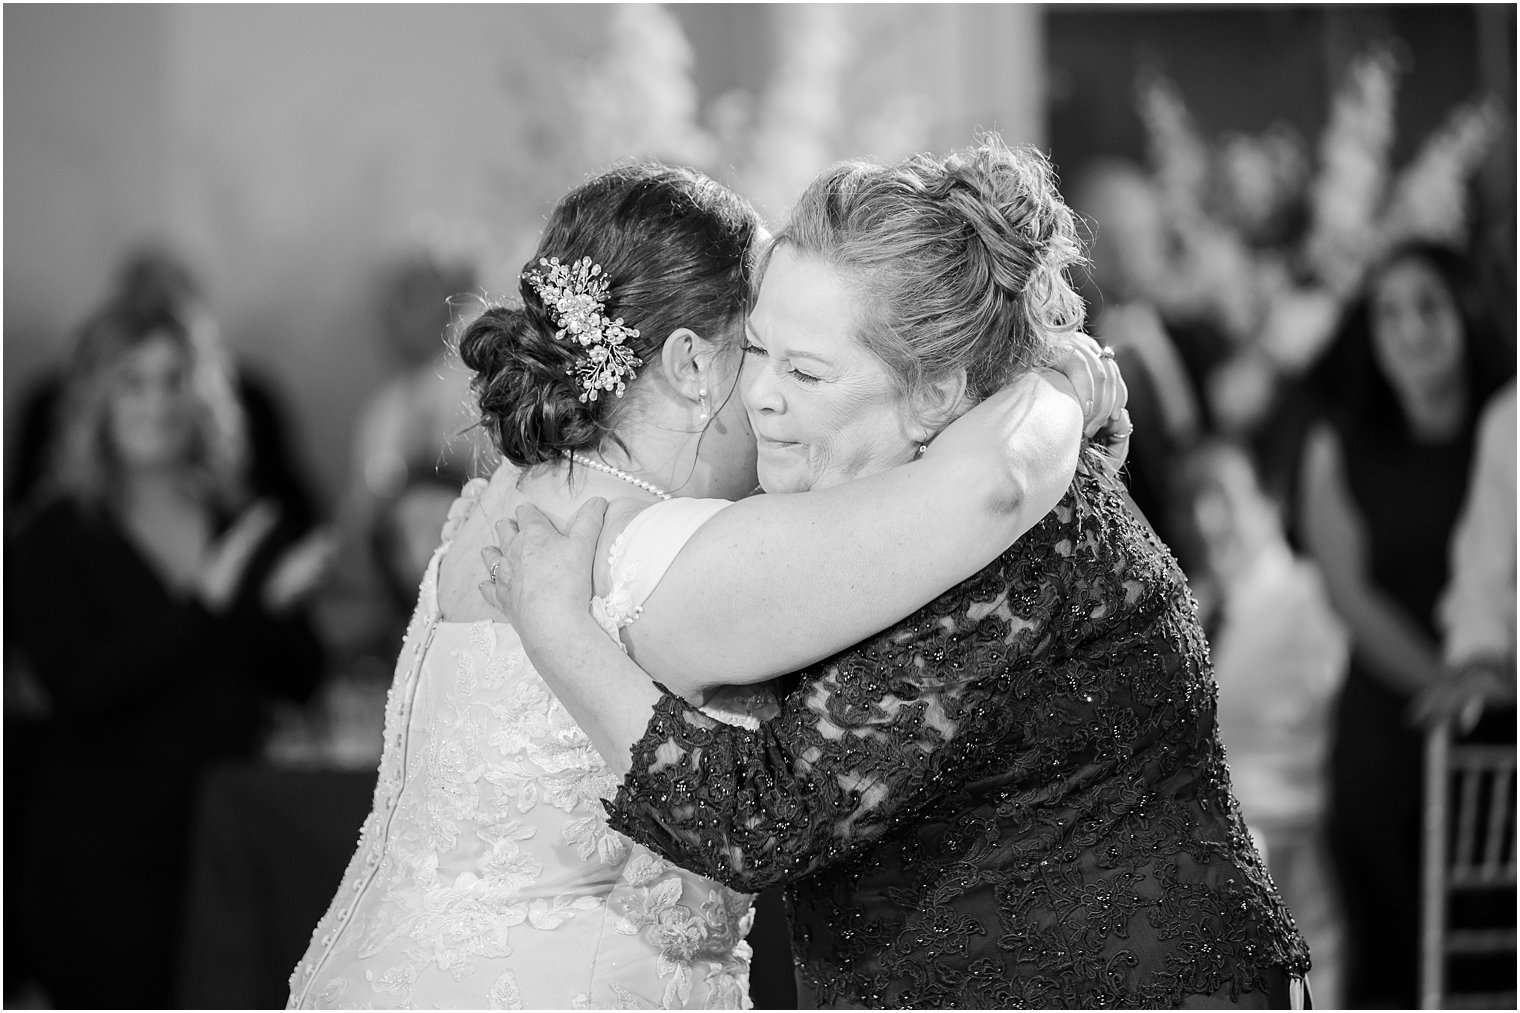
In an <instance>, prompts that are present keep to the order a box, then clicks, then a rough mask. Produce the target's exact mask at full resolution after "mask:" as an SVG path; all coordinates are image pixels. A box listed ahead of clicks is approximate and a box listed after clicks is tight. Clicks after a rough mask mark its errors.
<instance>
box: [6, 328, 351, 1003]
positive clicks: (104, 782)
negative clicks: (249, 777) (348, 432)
mask: <svg viewBox="0 0 1520 1013" xmlns="http://www.w3.org/2000/svg"><path fill="white" fill-rule="evenodd" d="M237 404H238V402H237V401H236V399H235V398H234V397H233V396H232V385H231V382H230V378H229V373H228V367H227V362H226V358H225V356H224V354H223V352H222V350H221V349H220V348H219V347H218V346H217V345H216V343H215V341H214V339H213V338H212V337H211V335H210V333H209V332H207V331H205V330H204V329H201V328H198V327H196V326H194V325H192V324H188V323H186V322H185V321H184V320H183V319H182V318H181V317H179V316H178V315H176V314H175V313H174V312H173V311H172V310H171V309H170V308H169V307H167V306H165V305H164V304H162V303H161V302H151V303H147V304H139V305H135V306H131V305H127V304H124V303H120V302H118V303H113V304H112V305H110V306H109V307H108V308H107V309H106V310H105V311H103V312H102V313H100V314H99V315H97V316H96V317H95V318H94V319H92V320H91V321H90V322H89V323H88V324H87V326H86V327H85V328H84V331H83V334H82V335H81V338H80V341H79V343H78V346H77V348H76V350H75V352H74V354H73V357H72V359H71V360H70V362H69V364H68V367H67V371H66V379H65V383H64V387H63V389H62V392H61V395H60V398H59V407H60V414H59V417H58V421H57V424H56V429H55V432H56V439H55V440H54V442H53V450H52V457H51V460H50V462H49V469H48V472H47V480H46V485H45V486H44V487H43V489H42V490H41V491H40V494H39V498H38V499H37V500H36V502H35V503H34V504H33V505H32V506H31V507H30V508H29V509H28V510H27V512H26V514H25V516H24V517H22V518H21V519H20V521H19V522H18V523H17V525H16V526H15V528H14V529H13V531H12V534H11V538H10V545H9V546H8V548H9V550H10V551H9V553H8V555H9V557H10V558H9V559H8V565H9V566H10V567H11V569H10V572H9V573H8V577H9V581H8V583H9V588H10V589H11V590H12V592H13V593H12V595H11V597H10V601H9V602H8V606H9V607H8V609H7V610H6V625H7V640H8V641H9V642H11V643H12V644H14V645H15V646H16V647H17V648H18V649H19V651H20V653H21V654H22V655H23V657H24V660H25V663H26V665H27V667H28V668H29V670H30V671H31V672H32V673H33V674H34V675H35V676H36V677H37V680H38V682H39V683H40V684H41V686H42V687H43V689H44V690H45V692H46V697H47V705H48V708H49V711H48V717H47V724H46V729H45V731H44V733H43V744H42V748H41V750H40V753H39V755H37V756H36V758H35V766H32V767H31V768H30V769H28V770H26V771H25V772H24V773H23V772H21V771H15V770H8V771H7V780H8V781H9V780H11V779H12V778H14V777H18V776H25V777H29V778H31V779H32V780H33V784H32V785H31V786H30V787H31V790H32V793H33V798H34V799H35V800H36V803H35V810H34V815H33V817H32V818H31V820H30V825H29V826H28V827H27V828H26V837H25V845H24V846H25V850H26V852H27V855H28V868H29V869H31V870H32V874H30V875H29V876H28V877H27V878H26V880H25V881H23V882H21V883H12V884H10V886H11V887H12V888H13V889H17V890H25V891H27V892H28V893H29V895H30V897H31V903H29V904H28V905H27V915H26V922H25V925H24V926H13V927H14V928H16V929H17V930H18V931H25V932H27V933H28V934H30V935H33V936H35V937H36V938H38V939H39V940H45V943H43V944H40V945H39V946H38V947H37V958H36V959H37V964H38V965H39V966H38V973H39V977H40V978H41V979H42V981H41V984H42V986H43V988H44V989H45V991H46V993H47V996H48V998H49V1000H50V1001H51V1002H52V1003H54V1004H55V1005H57V1006H59V1007H62V1008H91V1007H119V1006H121V1005H123V1004H126V1005H132V1006H140V1007H143V1008H168V1007H170V1006H172V1005H173V999H172V978H173V955H174V953H175V950H176V922H177V916H178V914H179V908H180V891H181V887H182V884H183V870H184V868H185V852H186V843H187V842H186V840H185V838H186V835H187V830H188V826H189V818H190V812H191V807H192V803H193V798H194V792H195V788H196V782H197V778H198V775H199V774H200V773H201V772H202V771H203V770H205V769H206V768H207V767H208V766H209V765H210V764H212V763H214V762H217V761H219V760H226V759H233V758H238V757H249V756H253V755H256V752H257V749H258V746H259V742H260V734H261V730H262V724H263V721H264V718H265V709H264V708H265V704H266V703H267V702H269V701H270V700H271V699H272V698H275V697H287V698H291V699H296V700H301V699H304V698H305V697H306V696H308V695H309V694H310V692H311V691H312V689H313V688H314V687H315V685H316V683H317V681H318V679H319V677H320V674H321V669H320V660H321V659H320V656H319V650H318V644H317V641H316V640H315V638H314V636H313V634H312V632H311V630H310V628H309V627H308V625H307V623H306V621H305V619H304V617H303V615H302V613H301V603H302V601H303V599H304V598H305V596H306V594H307V593H308V592H309V591H310V590H311V589H312V586H313V584H314V583H315V581H316V580H317V579H318V577H319V576H320V574H321V572H322V568H323V565H324V558H323V555H324V549H323V546H322V545H321V544H320V543H315V542H312V543H301V544H292V542H291V541H290V539H289V537H285V536H282V535H281V533H280V531H279V530H278V527H279V521H280V516H279V508H278V507H277V506H276V505H275V504H274V503H272V502H270V501H267V500H264V501H253V500H252V497H251V493H250V488H249V487H250V482H249V476H248V452H247V443H246V438H245V433H246V426H245V421H244V419H243V417H242V415H241V413H240V412H239V410H238V408H237ZM102 905H104V907H102ZM102 911H104V912H107V913H106V914H104V915H103V914H102ZM82 952H88V953H89V954H90V958H89V967H88V969H81V965H80V954H81V953H82Z"/></svg>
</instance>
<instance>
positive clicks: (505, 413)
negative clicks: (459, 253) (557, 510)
mask: <svg viewBox="0 0 1520 1013" xmlns="http://www.w3.org/2000/svg"><path fill="white" fill-rule="evenodd" d="M543 316H544V314H543V312H542V309H541V308H540V309H539V310H538V311H537V312H535V311H534V310H532V309H529V308H528V307H526V306H493V307H491V308H489V309H487V310H486V311H485V312H484V313H481V314H480V315H479V316H477V317H476V318H475V319H474V320H472V321H471V322H470V324H469V326H468V327H466V328H465V331H464V334H463V335H462V336H461V337H460V339H459V357H460V358H461V359H462V360H463V361H464V364H465V365H466V366H467V367H469V368H470V369H472V370H474V371H475V374H476V382H475V388H476V400H477V404H478V406H479V410H480V421H481V424H482V425H483V426H485V428H486V430H487V431H488V432H489V433H491V435H492V438H493V439H494V441H495V443H496V446H497V449H498V450H500V451H501V453H502V456H504V457H506V458H507V459H508V460H510V461H511V462H512V463H514V464H516V465H518V466H519V467H530V466H532V465H534V464H542V463H543V462H545V461H549V460H553V459H554V458H556V457H558V456H560V455H561V454H563V453H564V452H565V451H566V450H575V449H580V448H585V447H593V446H595V445H596V444H597V441H598V440H599V439H600V438H601V436H602V429H601V426H600V425H599V424H598V417H597V416H598V412H597V410H596V408H597V407H598V406H596V405H588V404H583V403H582V402H581V401H580V395H581V389H580V383H579V381H577V380H576V378H575V377H574V376H573V375H572V374H573V373H574V371H575V353H576V350H578V349H579V348H580V346H579V345H577V344H573V343H571V342H567V341H563V340H560V339H557V338H555V336H554V332H555V330H557V328H556V327H555V326H554V325H553V324H552V323H550V322H549V321H546V320H544V319H542V317H543ZM482 378H489V381H488V382H484V383H483V382H481V379H482Z"/></svg>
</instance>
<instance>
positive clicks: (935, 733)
mask: <svg viewBox="0 0 1520 1013" xmlns="http://www.w3.org/2000/svg"><path fill="white" fill-rule="evenodd" d="M1195 611H1196V606H1195V605H1194V603H1193V600H1192V596H1191V595H1190V593H1189V592H1188V590H1187V587H1186V584H1185V583H1184V581H1183V577H1182V574H1181V572H1180V571H1179V569H1178V568H1177V565H1176V563H1175V562H1174V561H1173V559H1172V557H1171V556H1170V554H1169V553H1168V552H1167V551H1166V549H1165V548H1164V547H1163V546H1162V545H1161V544H1160V543H1158V542H1157V541H1156V540H1155V539H1154V537H1153V536H1152V535H1151V534H1150V533H1149V532H1148V531H1147V530H1145V528H1144V527H1143V525H1141V524H1140V523H1138V522H1137V521H1136V519H1135V518H1134V516H1133V515H1132V514H1131V513H1130V512H1129V511H1128V510H1127V509H1126V507H1125V506H1124V504H1123V501H1122V499H1121V497H1120V492H1119V488H1118V485H1117V483H1116V482H1115V481H1114V480H1113V479H1111V478H1108V477H1107V476H1105V475H1100V474H1099V469H1096V468H1090V467H1087V466H1084V467H1083V468H1082V469H1081V470H1080V472H1079V474H1078V476H1077V479H1076V480H1075V481H1074V482H1073V484H1072V488H1071V490H1070V491H1069V492H1068V493H1067V495H1066V497H1065V498H1064V499H1063V500H1062V501H1061V503H1060V505H1059V506H1058V507H1057V508H1056V509H1055V510H1054V511H1053V512H1052V513H1051V514H1050V515H1049V516H1047V517H1046V518H1045V519H1044V520H1043V521H1041V522H1040V523H1039V524H1038V525H1036V527H1035V528H1034V529H1033V530H1032V531H1031V532H1030V533H1029V534H1027V535H1026V536H1025V537H1024V538H1023V539H1021V540H1020V542H1019V544H1018V545H1017V546H1015V547H1014V548H1013V549H1011V550H1010V551H1008V552H1006V553H1004V554H1003V556H1002V557H1001V558H999V559H998V560H996V561H995V562H993V563H992V565H990V566H988V567H987V568H986V569H985V570H983V571H982V572H981V573H979V574H978V575H976V576H975V577H973V578H972V579H970V580H968V581H966V582H965V583H963V584H961V585H960V586H958V587H956V588H954V589H953V590H951V591H949V592H947V593H946V594H944V595H942V596H941V597H940V598H939V599H938V600H936V601H935V602H933V603H932V604H930V605H929V606H927V607H926V608H924V609H922V610H920V611H919V612H918V613H916V614H915V615H913V616H910V617H909V618H908V619H906V620H904V621H903V622H901V623H899V624H897V625H896V626H894V627H892V628H891V629H889V630H886V631H884V632H882V633H880V634H878V635H877V636H875V637H874V638H872V639H871V640H869V641H866V642H864V643H861V644H858V645H856V646H855V647H853V648H851V649H849V650H847V651H844V652H842V653H840V654H838V655H836V656H834V657H833V658H830V659H828V660H827V661H824V662H821V663H819V664H818V665H815V666H814V667H812V668H810V669H808V670H807V671H806V672H804V673H802V678H801V681H800V682H799V683H798V685H797V686H796V688H795V689H793V690H792V691H791V692H790V693H789V694H787V696H786V698H785V700H784V702H783V710H782V713H781V714H780V715H779V716H778V717H776V718H774V719H772V720H770V721H768V722H765V723H764V724H763V725H762V726H761V727H760V729H759V730H758V731H747V730H745V729H742V728H737V727H733V726H727V725H722V724H719V723H718V722H716V721H713V720H711V719H710V718H708V717H706V716H704V715H703V714H702V713H701V712H700V711H698V710H696V709H694V708H692V707H690V706H688V705H687V704H686V703H684V702H683V701H682V700H680V699H679V698H677V697H675V696H673V695H670V694H666V695H665V697H664V698H663V699H662V700H661V701H660V703H659V705H658V706H657V707H656V711H655V715H654V717H653V719H652V720H651V721H650V724H649V728H648V730H647V732H646V733H645V736H644V738H643V739H642V740H640V741H639V742H638V743H637V744H636V745H635V747H634V750H633V770H632V772H631V773H630V774H629V776H628V777H627V779H626V780H625V781H624V783H623V786H622V788H621V789H620V790H619V792H618V794H617V798H616V799H615V801H613V802H612V803H609V804H608V812H609V813H610V814H611V824H612V826H613V827H615V828H616V829H618V830H620V831H622V832H623V833H625V834H628V835H629V836H631V837H633V838H634V839H635V840H638V841H640V842H641V843H643V844H646V845H648V846H649V847H651V848H654V849H655V850H657V851H659V852H661V853H663V854H664V855H666V856H668V857H669V858H671V859H672V860H674V861H676V862H678V863H679V864H681V865H683V866H686V867H687V868H689V869H691V870H693V871H696V872H699V873H701V874H703V875H706V876H708V877H710V878H713V879H717V880H720V881H722V882H724V883H726V884H728V885H730V886H732V887H734V888H736V889H739V890H744V891H751V892H754V891H759V890H762V889H765V888H767V887H770V886H774V885H777V884H786V887H787V890H786V893H787V905H788V910H789V914H790V916H791V922H792V932H793V949H794V955H795V957H796V958H797V962H798V964H799V971H800V975H801V978H802V982H803V984H805V985H806V986H808V987H810V988H811V989H812V991H813V993H814V996H815V998H816V1000H817V1001H818V1003H819V1004H820V1005H821V1006H825V1007H827V1006H867V1007H888V1008H892V1007H897V1008H903V1007H935V1008H961V1007H994V1008H1010V1007H1020V1006H1032V1007H1047V1008H1048V1007H1057V1006H1059V1007H1105V1006H1127V1007H1152V1008H1154V1007H1165V1006H1176V1005H1178V1004H1180V1003H1181V1002H1182V1001H1184V1000H1185V999H1187V998H1188V997H1196V996H1213V997H1215V998H1234V997H1238V996H1239V995H1240V994H1241V993H1257V995H1256V996H1255V998H1256V999H1257V1000H1260V999H1261V997H1262V994H1263V993H1265V992H1267V990H1268V988H1269V984H1271V983H1275V982H1279V981H1283V980H1285V979H1284V972H1288V973H1303V972H1305V971H1307V969H1308V966H1309V954H1308V948H1307V947H1306V946H1305V944H1304V941H1303V939H1302V937H1301V936H1300V935H1299V933H1298V931H1297V929H1296V928H1295V927H1294V924H1293V919H1292V916H1291V915H1290V914H1289V913H1288V911H1287V909H1286V908H1285V907H1284V905H1283V903H1282V900H1281V898H1280V897H1279V896H1278V893H1277V890H1276V887H1275V886H1274V885H1273V884H1272V881H1271V879H1270V878H1269V876H1268V875H1267V873H1266V871H1265V870H1264V868H1263V867H1262V862H1261V858H1260V856H1259V855H1258V854H1257V852H1256V850H1255V848H1254V847H1253V845H1252V843H1251V840H1250V838H1249V836H1248V835H1247V832H1246V829H1245V825H1244V823H1243V821H1242V820H1241V817H1240V813H1239V809H1238V807H1237V805H1236V803H1235V801H1234V799H1233V798H1232V797H1231V794H1230V780H1229V773H1228V772H1227V770H1226V769H1225V762H1224V750H1223V748H1222V747H1221V746H1220V744H1219V741H1218V738H1217V736H1216V734H1215V721H1214V711H1215V685H1214V680H1213V676H1212V674H1211V670H1210V666H1209V660H1208V647H1207V645H1206V643H1205V641H1204V638H1203V634H1202V632H1201V631H1200V630H1199V627H1198V623H1197V620H1196V618H1195ZM1273 987H1276V986H1273Z"/></svg>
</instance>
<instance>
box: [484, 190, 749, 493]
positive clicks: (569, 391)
mask: <svg viewBox="0 0 1520 1013" xmlns="http://www.w3.org/2000/svg"><path fill="white" fill-rule="evenodd" d="M759 229H760V221H759V218H758V216H757V215H756V214H755V212H754V209H753V208H751V207H750V206H749V204H748V203H746V202H745V201H744V200H743V199H741V198H740V197H738V196H737V195H736V194H734V193H733V192H732V191H731V190H729V189H728V188H726V187H724V186H723V185H721V184H719V183H717V182H714V181H713V180H711V179H709V178H708V177H706V176H704V175H702V174H701V173H699V172H696V171H695V170H692V169H686V168H682V167H679V166H667V165H661V164H658V163H640V164H637V165H629V166H623V167H619V168H616V169H612V170H609V171H607V172H604V173H602V174H601V175H599V176H596V177H594V178H592V179H591V180H589V181H588V182H586V183H584V184H582V185H581V186H579V187H577V188H576V189H574V190H572V191H571V192H570V193H569V194H567V195H566V196H565V197H564V198H563V199H561V200H560V202H559V204H557V205H556V206H555V208H554V210H553V211H552V212H551V213H550V215H549V222H548V224H547V225H546V226H545V228H544V232H543V236H542V237H541V238H540V239H539V244H538V250H537V251H535V252H534V254H533V256H532V258H531V259H530V260H529V261H528V263H527V264H525V265H524V266H523V272H524V273H525V274H526V272H528V271H530V270H533V269H535V268H537V269H539V270H540V271H542V270H543V269H542V267H541V266H540V263H539V262H540V261H541V260H543V259H547V258H557V259H558V260H559V261H561V262H562V263H565V264H571V263H573V262H575V261H579V260H580V259H582V258H584V257H589V258H591V260H592V262H593V263H595V264H596V265H597V266H598V267H599V268H600V269H601V277H604V278H605V279H606V280H607V283H608V291H607V296H606V299H605V301H604V303H603V305H602V310H601V311H602V312H603V313H604V314H605V315H606V316H607V317H609V318H613V319H616V318H622V320H623V322H624V324H625V325H626V326H627V327H629V328H635V329H637V330H638V332H639V333H638V336H637V337H630V338H629V339H628V340H626V341H625V342H624V344H625V345H626V346H628V347H629V349H630V350H631V351H632V352H633V354H634V355H636V356H637V357H638V358H640V359H641V360H643V365H641V366H640V367H638V369H637V371H636V372H635V374H634V375H633V376H632V377H630V378H629V386H628V391H627V393H626V395H625V396H624V397H621V398H619V397H615V396H614V395H613V394H611V393H609V392H607V391H599V392H598V397H597V398H596V399H594V400H593V399H590V398H587V399H586V400H584V401H583V400H581V397H582V395H583V394H585V393H586V390H585V388H584V387H582V386H581V382H580V380H579V379H578V378H577V377H576V376H575V373H576V368H577V366H578V365H579V364H580V363H581V362H582V359H583V357H584V356H585V355H586V349H585V348H583V347H582V346H581V345H580V344H579V343H578V342H576V341H573V340H570V339H568V338H558V337H556V336H555V335H556V332H558V331H559V330H560V328H561V327H562V326H563V321H558V320H555V319H554V315H553V313H552V312H551V310H550V308H549V307H547V306H545V305H544V302H543V299H542V297H541V296H540V295H539V293H538V292H537V291H536V290H535V289H534V287H533V286H532V285H531V284H529V283H528V281H527V280H526V278H525V277H522V276H520V277H519V279H518V284H517V294H518V299H519V302H518V304H514V305H501V306H494V307H491V308H489V309H487V310H486V311H485V312H484V313H482V314H480V315H479V316H478V317H476V318H475V319H474V320H473V321H471V322H470V324H469V325H468V326H467V327H466V328H465V329H464V332H463V334H462V335H461V337H460V341H459V353H460V357H461V358H462V359H463V361H464V364H465V365H466V366H468V367H469V368H470V369H472V370H474V372H475V377H474V380H473V381H472V387H473V389H474V391H475V395H476V399H477V402H478V405H479V409H480V419H481V424H482V425H483V426H485V428H486V431H487V432H489V433H490V434H491V438H492V440H493V442H494V443H495V444H496V446H497V448H498V449H499V450H500V451H501V453H502V456H503V457H505V458H506V459H507V460H509V461H511V462H512V463H513V464H516V465H517V466H519V467H531V466H533V465H535V464H543V463H545V462H548V461H554V460H557V459H559V458H560V457H562V456H564V455H565V454H566V453H569V452H571V451H577V450H581V451H591V450H597V449H599V448H600V447H601V446H602V445H603V444H604V443H605V442H606V441H609V440H610V441H614V442H615V441H617V435H616V430H617V426H618V423H619V421H620V420H621V418H622V415H623V411H624V409H625V407H626V405H627V403H628V402H629V401H631V400H632V399H634V398H635V397H637V396H638V395H639V391H640V389H641V387H642V386H643V385H642V384H641V383H640V382H639V381H640V380H641V379H642V378H643V376H644V375H645V372H646V371H647V370H648V369H650V368H651V367H652V366H653V365H654V364H656V363H657V362H658V360H659V357H660V351H661V349H662V348H663V346H664V344H665V339H666V338H668V337H669V336H670V334H671V333H672V332H673V331H675V330H677V329H679V328H682V327H686V328H690V329H691V330H693V331H695V332H696V333H698V334H700V335H702V336H703V337H706V338H708V339H709V340H712V341H716V342H720V343H730V342H734V341H736V340H737V338H738V335H739V333H740V332H741V331H742V323H743V313H744V309H745V307H746V305H747V302H748V291H749V281H750V278H749V275H750V269H751V263H752V260H751V256H750V253H751V246H752V245H753V243H754V240H755V237H756V236H757V235H758V233H759Z"/></svg>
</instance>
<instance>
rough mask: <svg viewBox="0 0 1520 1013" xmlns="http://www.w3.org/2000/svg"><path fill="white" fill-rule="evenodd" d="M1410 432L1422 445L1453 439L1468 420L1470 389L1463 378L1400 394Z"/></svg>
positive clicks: (1454, 377)
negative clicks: (1463, 381) (1463, 421)
mask: <svg viewBox="0 0 1520 1013" xmlns="http://www.w3.org/2000/svg"><path fill="white" fill-rule="evenodd" d="M1399 400H1400V401H1401V402H1402V406H1403V409H1404V417H1405V418H1406V419H1407V420H1408V422H1409V431H1410V433H1411V434H1412V435H1413V436H1414V438H1415V439H1416V440H1418V441H1420V442H1421V443H1439V442H1442V441H1445V440H1449V439H1451V438H1452V437H1453V436H1455V435H1456V434H1457V433H1458V432H1460V431H1461V429H1462V420H1463V419H1465V418H1466V417H1467V389H1466V387H1465V386H1464V385H1463V383H1462V378H1461V377H1460V376H1451V377H1447V378H1445V379H1442V380H1440V381H1437V382H1435V383H1431V384H1428V385H1426V386H1424V387H1418V388H1410V389H1408V390H1406V391H1401V392H1400V398H1399Z"/></svg>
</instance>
